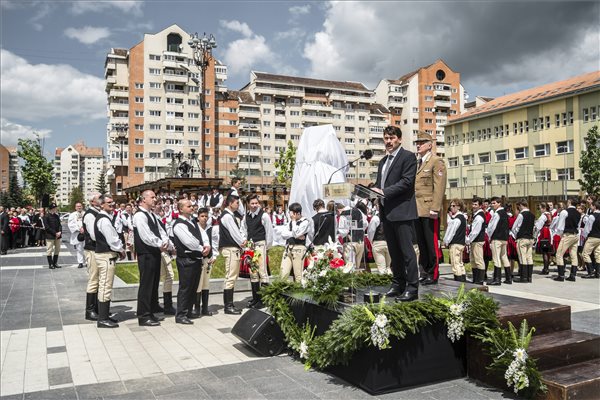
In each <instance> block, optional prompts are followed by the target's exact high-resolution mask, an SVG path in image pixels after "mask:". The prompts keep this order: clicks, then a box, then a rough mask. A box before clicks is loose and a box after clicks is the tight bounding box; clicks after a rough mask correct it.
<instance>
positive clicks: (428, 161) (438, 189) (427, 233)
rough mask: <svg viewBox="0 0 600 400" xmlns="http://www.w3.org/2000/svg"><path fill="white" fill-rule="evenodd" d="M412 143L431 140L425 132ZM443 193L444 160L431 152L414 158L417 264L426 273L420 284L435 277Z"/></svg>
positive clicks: (431, 281)
mask: <svg viewBox="0 0 600 400" xmlns="http://www.w3.org/2000/svg"><path fill="white" fill-rule="evenodd" d="M416 141H417V142H422V141H432V137H431V135H430V134H428V133H425V132H419V134H418V135H417V140H416ZM445 192H446V164H445V163H444V160H443V159H442V158H441V157H439V156H436V155H435V154H433V153H431V152H428V153H427V154H425V155H424V156H423V157H418V163H417V176H416V179H415V197H416V200H417V212H418V214H419V216H418V218H417V220H416V221H415V229H416V232H417V242H418V244H419V253H420V259H419V263H420V264H421V266H422V267H423V270H424V271H425V274H426V276H425V277H424V278H425V279H423V281H424V283H435V282H437V280H438V277H439V264H438V256H437V254H438V234H439V215H440V213H441V210H442V203H443V200H444V194H445ZM431 211H434V212H436V213H437V215H438V218H431V216H432V214H431V213H430V212H431Z"/></svg>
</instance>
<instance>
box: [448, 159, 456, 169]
mask: <svg viewBox="0 0 600 400" xmlns="http://www.w3.org/2000/svg"><path fill="white" fill-rule="evenodd" d="M456 167H458V157H450V158H448V168H456Z"/></svg>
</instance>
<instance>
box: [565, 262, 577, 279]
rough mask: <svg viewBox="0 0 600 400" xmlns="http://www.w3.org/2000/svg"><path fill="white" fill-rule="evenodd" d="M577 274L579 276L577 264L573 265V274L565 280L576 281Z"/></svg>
mask: <svg viewBox="0 0 600 400" xmlns="http://www.w3.org/2000/svg"><path fill="white" fill-rule="evenodd" d="M576 276H577V265H571V274H570V275H569V277H568V278H567V279H565V280H566V281H569V282H575V277H576Z"/></svg>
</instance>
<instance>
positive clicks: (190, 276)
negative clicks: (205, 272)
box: [175, 257, 202, 318]
mask: <svg viewBox="0 0 600 400" xmlns="http://www.w3.org/2000/svg"><path fill="white" fill-rule="evenodd" d="M176 264H177V271H178V272H179V290H178V291H177V315H176V316H175V317H176V318H182V317H185V316H187V314H188V311H191V310H192V306H193V305H194V302H195V299H196V291H197V290H198V284H199V283H200V275H201V272H202V260H201V259H200V260H196V259H192V258H183V257H177V260H176Z"/></svg>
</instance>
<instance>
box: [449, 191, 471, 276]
mask: <svg viewBox="0 0 600 400" xmlns="http://www.w3.org/2000/svg"><path fill="white" fill-rule="evenodd" d="M463 208H464V204H463V202H462V200H459V199H452V201H451V202H450V213H451V219H450V220H449V221H448V226H447V227H446V233H445V235H444V239H443V242H444V245H446V246H447V247H448V249H449V250H450V256H449V257H450V264H451V266H452V272H453V273H454V280H455V281H458V282H466V281H467V275H466V272H465V266H464V264H463V250H464V248H465V239H466V236H467V219H466V218H465V215H464V214H463Z"/></svg>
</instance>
